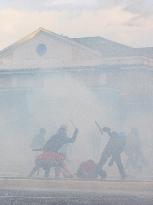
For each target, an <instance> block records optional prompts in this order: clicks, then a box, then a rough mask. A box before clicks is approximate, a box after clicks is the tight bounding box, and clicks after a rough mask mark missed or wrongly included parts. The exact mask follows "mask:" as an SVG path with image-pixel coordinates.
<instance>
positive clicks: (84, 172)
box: [77, 159, 97, 178]
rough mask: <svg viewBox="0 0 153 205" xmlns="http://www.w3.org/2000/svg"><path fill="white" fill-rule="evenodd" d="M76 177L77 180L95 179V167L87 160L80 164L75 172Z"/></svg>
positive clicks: (93, 163)
mask: <svg viewBox="0 0 153 205" xmlns="http://www.w3.org/2000/svg"><path fill="white" fill-rule="evenodd" d="M77 176H78V177H79V178H96V177H97V165H96V163H95V162H94V161H93V160H91V159H89V160H87V161H85V162H82V163H81V164H80V166H79V168H78V170H77Z"/></svg>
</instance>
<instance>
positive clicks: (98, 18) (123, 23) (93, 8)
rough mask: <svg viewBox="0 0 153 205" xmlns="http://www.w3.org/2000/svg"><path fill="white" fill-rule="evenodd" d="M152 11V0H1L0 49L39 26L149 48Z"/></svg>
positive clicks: (76, 35) (64, 32)
mask: <svg viewBox="0 0 153 205" xmlns="http://www.w3.org/2000/svg"><path fill="white" fill-rule="evenodd" d="M152 11H153V3H152V0H0V48H3V47H5V46H7V45H9V44H10V43H12V42H14V41H16V40H18V39H19V38H22V37H23V36H24V35H26V34H28V33H30V32H31V31H33V30H35V29H37V28H38V27H45V28H46V29H49V30H51V31H54V32H57V33H59V34H63V35H68V36H72V37H80V36H103V37H105V38H108V39H111V40H114V41H118V42H121V43H124V44H127V45H130V46H134V47H145V46H152V45H153V38H152V36H153V24H152V21H153V13H152Z"/></svg>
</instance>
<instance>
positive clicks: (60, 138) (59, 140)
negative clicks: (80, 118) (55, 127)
mask: <svg viewBox="0 0 153 205" xmlns="http://www.w3.org/2000/svg"><path fill="white" fill-rule="evenodd" d="M77 134H78V130H77V129H76V130H75V131H74V133H73V136H72V138H69V137H67V135H60V134H58V133H57V134H55V135H54V136H53V137H51V138H50V139H49V140H48V141H47V143H46V144H45V146H44V148H43V151H44V152H48V151H53V152H58V151H59V150H60V149H61V148H62V147H63V146H64V145H65V144H68V143H73V142H74V141H75V140H76V137H77Z"/></svg>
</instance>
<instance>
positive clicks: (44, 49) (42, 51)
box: [36, 43, 47, 56]
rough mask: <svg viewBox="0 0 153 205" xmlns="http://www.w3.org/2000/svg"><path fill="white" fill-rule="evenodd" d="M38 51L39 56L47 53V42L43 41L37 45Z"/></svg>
mask: <svg viewBox="0 0 153 205" xmlns="http://www.w3.org/2000/svg"><path fill="white" fill-rule="evenodd" d="M36 51H37V53H38V55H39V56H43V55H45V54H46V53H47V47H46V45H45V44H42V43H41V44H39V45H38V46H37V48H36Z"/></svg>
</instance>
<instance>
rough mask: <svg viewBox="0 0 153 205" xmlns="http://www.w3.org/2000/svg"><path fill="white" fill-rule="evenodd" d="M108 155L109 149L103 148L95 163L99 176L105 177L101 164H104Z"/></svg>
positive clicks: (109, 154) (109, 153)
mask: <svg viewBox="0 0 153 205" xmlns="http://www.w3.org/2000/svg"><path fill="white" fill-rule="evenodd" d="M110 156H111V152H110V150H109V149H108V150H104V151H103V153H102V155H101V158H100V160H99V162H98V164H97V175H99V176H101V178H106V176H107V174H106V172H105V171H104V170H103V166H104V165H105V163H106V162H107V160H108V159H109V158H110Z"/></svg>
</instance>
